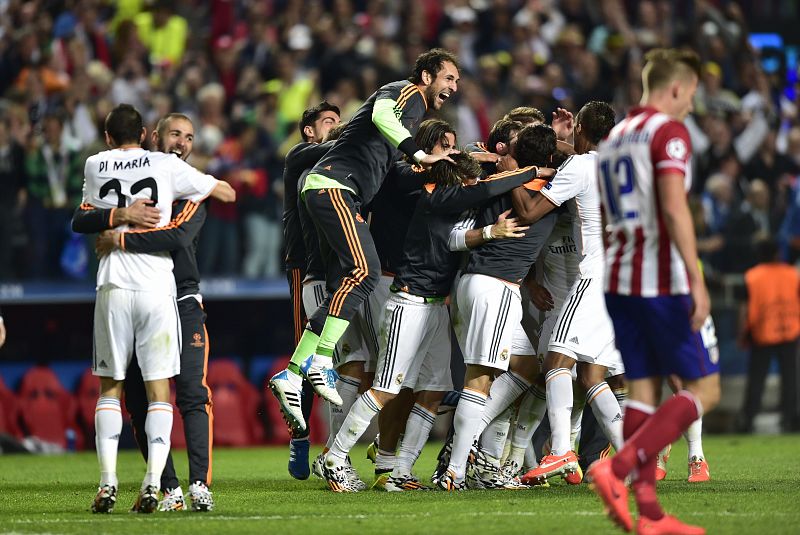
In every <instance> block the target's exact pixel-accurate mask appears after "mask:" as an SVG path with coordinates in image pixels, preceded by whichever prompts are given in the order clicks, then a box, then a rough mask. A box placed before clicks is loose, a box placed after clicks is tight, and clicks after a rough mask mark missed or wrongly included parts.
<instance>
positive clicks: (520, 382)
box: [477, 372, 531, 435]
mask: <svg viewBox="0 0 800 535" xmlns="http://www.w3.org/2000/svg"><path fill="white" fill-rule="evenodd" d="M530 386H531V384H530V383H529V382H528V381H527V380H526V379H525V378H524V377H522V376H521V375H519V374H516V373H514V372H506V373H504V374H502V375H500V377H498V378H497V379H495V380H494V382H493V383H492V388H491V390H489V397H488V398H487V400H486V408H485V409H484V411H483V417H482V418H481V425H480V427H478V433H477V434H478V435H480V434H482V433H483V430H484V429H486V428H487V427H489V424H491V423H492V422H493V421H494V419H495V418H497V417H498V416H500V415H501V414H502V413H503V412H505V411H506V409H508V407H510V406H511V405H512V404H513V403H514V402H515V401H516V400H517V398H518V397H520V396H521V395H522V394H524V393H525V391H526V390H528V388H530Z"/></svg>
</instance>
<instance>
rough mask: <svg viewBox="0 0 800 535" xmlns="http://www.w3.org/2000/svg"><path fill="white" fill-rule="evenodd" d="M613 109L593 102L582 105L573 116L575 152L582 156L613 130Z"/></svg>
mask: <svg viewBox="0 0 800 535" xmlns="http://www.w3.org/2000/svg"><path fill="white" fill-rule="evenodd" d="M614 120H615V115H614V108H612V107H611V106H610V105H609V104H607V103H605V102H600V101H597V100H593V101H591V102H587V103H586V104H584V106H583V108H581V110H580V111H579V112H578V115H576V116H575V151H576V152H577V153H579V154H582V153H584V152H586V151H588V150H590V149H592V148H594V147H596V146H597V144H598V143H600V140H602V139H603V138H604V137H606V136H607V135H608V133H609V132H610V131H611V129H612V128H614Z"/></svg>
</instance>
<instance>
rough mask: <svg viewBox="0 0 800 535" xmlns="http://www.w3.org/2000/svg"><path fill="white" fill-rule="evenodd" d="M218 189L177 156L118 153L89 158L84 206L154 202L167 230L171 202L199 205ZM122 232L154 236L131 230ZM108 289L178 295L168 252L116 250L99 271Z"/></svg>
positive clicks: (209, 178)
mask: <svg viewBox="0 0 800 535" xmlns="http://www.w3.org/2000/svg"><path fill="white" fill-rule="evenodd" d="M216 185H217V180H216V179H215V178H214V177H212V176H210V175H206V174H203V173H201V172H200V171H198V170H197V169H195V168H194V167H192V166H191V165H189V164H188V163H186V162H184V161H183V160H181V159H180V158H178V157H177V156H175V155H174V154H165V153H163V152H151V151H147V150H144V149H141V148H137V149H114V150H107V151H103V152H101V153H99V154H95V155H94V156H91V157H89V158H88V159H87V160H86V166H85V168H84V183H83V203H84V204H89V205H91V206H93V207H95V208H123V207H125V206H129V205H130V204H132V203H133V201H134V200H136V199H151V200H152V201H153V202H155V206H156V208H158V210H159V211H160V212H161V220H160V221H159V223H158V227H164V226H166V225H168V224H170V219H171V215H172V203H173V201H175V200H178V199H188V200H190V201H193V202H199V201H201V200H203V199H204V198H205V197H207V196H208V195H209V194H210V193H211V191H212V190H213V189H214V187H215V186H216ZM112 217H113V214H112ZM118 229H119V230H122V231H130V232H152V231H151V230H136V229H130V228H128V227H127V226H120V227H118ZM123 245H124V244H123ZM107 285H113V286H116V287H118V288H125V289H128V290H147V291H156V292H168V293H169V294H170V295H175V293H176V292H175V278H174V277H173V275H172V257H171V256H170V254H169V253H168V252H163V253H150V254H144V253H129V252H127V251H124V250H119V249H115V250H114V251H112V252H111V254H109V255H107V256H104V257H103V258H101V259H100V266H99V268H98V270H97V287H98V288H102V287H103V286H107Z"/></svg>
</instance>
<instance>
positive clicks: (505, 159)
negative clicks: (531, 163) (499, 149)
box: [497, 154, 519, 173]
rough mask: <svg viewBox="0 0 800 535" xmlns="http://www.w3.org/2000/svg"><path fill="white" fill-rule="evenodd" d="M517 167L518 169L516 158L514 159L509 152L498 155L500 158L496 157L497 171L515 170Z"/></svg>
mask: <svg viewBox="0 0 800 535" xmlns="http://www.w3.org/2000/svg"><path fill="white" fill-rule="evenodd" d="M517 169H519V164H518V163H517V160H515V159H514V157H513V156H511V155H510V154H506V155H505V156H500V158H498V160H497V171H498V172H500V173H504V172H506V171H516V170H517Z"/></svg>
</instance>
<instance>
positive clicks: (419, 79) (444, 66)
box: [408, 48, 458, 110]
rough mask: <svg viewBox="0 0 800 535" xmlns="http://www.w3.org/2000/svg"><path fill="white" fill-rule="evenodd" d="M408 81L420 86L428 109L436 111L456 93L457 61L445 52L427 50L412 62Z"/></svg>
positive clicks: (435, 49) (437, 49) (439, 49)
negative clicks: (412, 67)
mask: <svg viewBox="0 0 800 535" xmlns="http://www.w3.org/2000/svg"><path fill="white" fill-rule="evenodd" d="M408 80H409V81H410V82H411V83H413V84H416V85H418V86H420V89H421V90H422V94H423V95H425V101H426V102H427V103H428V107H429V108H433V109H434V110H438V109H439V108H441V107H442V104H444V101H445V100H447V99H448V98H450V95H452V94H453V93H455V92H456V91H458V60H457V59H456V57H455V56H454V55H453V54H451V53H450V52H448V51H447V50H444V49H441V48H434V49H432V50H428V51H427V52H423V53H422V54H420V55H419V57H418V58H417V61H416V62H414V70H413V71H412V72H411V76H409V77H408Z"/></svg>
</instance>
